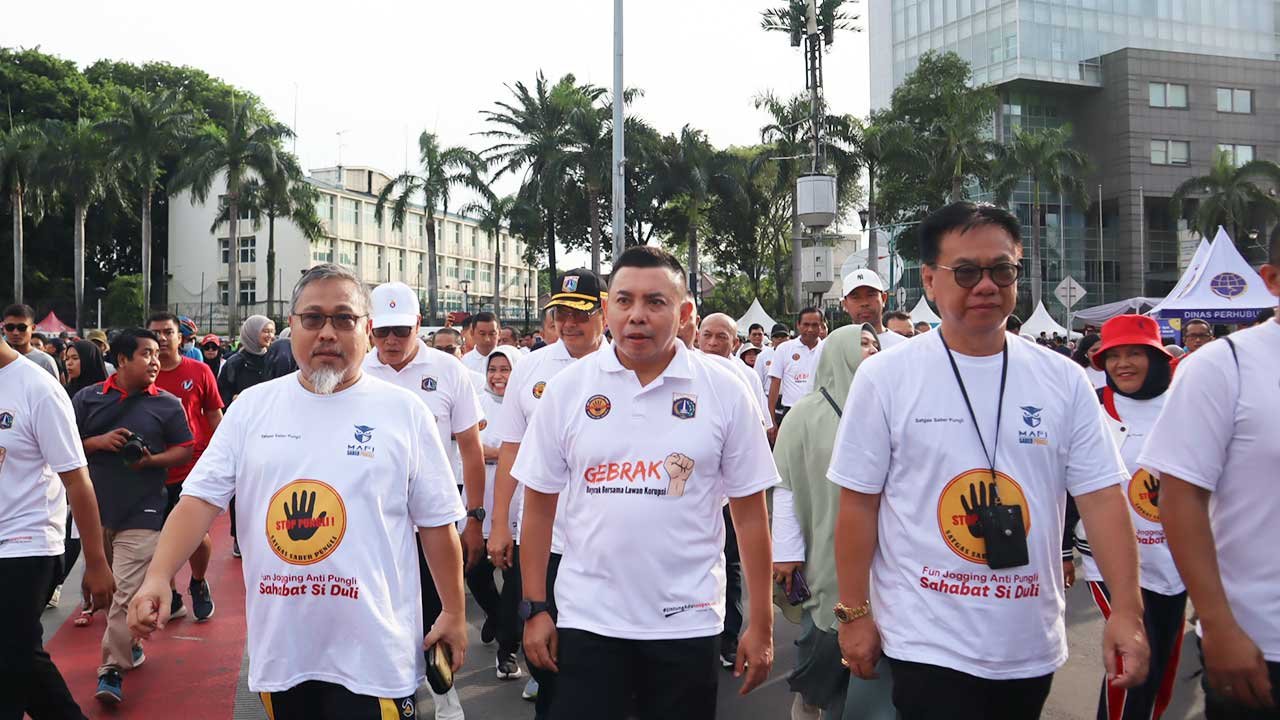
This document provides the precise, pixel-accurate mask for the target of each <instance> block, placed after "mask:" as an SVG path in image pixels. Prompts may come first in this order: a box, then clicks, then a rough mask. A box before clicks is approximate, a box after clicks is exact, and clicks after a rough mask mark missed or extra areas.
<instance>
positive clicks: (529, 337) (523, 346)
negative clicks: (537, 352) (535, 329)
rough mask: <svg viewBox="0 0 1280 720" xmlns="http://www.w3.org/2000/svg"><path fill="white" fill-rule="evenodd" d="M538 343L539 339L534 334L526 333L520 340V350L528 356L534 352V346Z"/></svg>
mask: <svg viewBox="0 0 1280 720" xmlns="http://www.w3.org/2000/svg"><path fill="white" fill-rule="evenodd" d="M537 341H538V338H537V336H536V335H535V334H534V333H525V334H524V336H522V337H521V338H520V350H521V351H522V352H524V353H526V354H527V353H530V352H533V345H534V343H535V342H537Z"/></svg>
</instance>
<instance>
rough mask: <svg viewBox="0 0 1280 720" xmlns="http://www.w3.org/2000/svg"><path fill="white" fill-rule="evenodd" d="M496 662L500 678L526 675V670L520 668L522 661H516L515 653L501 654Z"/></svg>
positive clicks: (514, 677) (516, 677)
mask: <svg viewBox="0 0 1280 720" xmlns="http://www.w3.org/2000/svg"><path fill="white" fill-rule="evenodd" d="M495 664H496V665H497V668H498V679H499V680H516V679H519V678H521V677H524V671H523V670H521V669H520V663H518V662H516V656H515V655H499V656H498V658H497V660H496V663H495Z"/></svg>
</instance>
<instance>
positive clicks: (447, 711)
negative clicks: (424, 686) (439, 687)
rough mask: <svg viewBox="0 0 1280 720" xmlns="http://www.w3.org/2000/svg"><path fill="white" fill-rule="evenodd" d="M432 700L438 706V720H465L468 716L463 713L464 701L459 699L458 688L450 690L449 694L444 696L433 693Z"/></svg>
mask: <svg viewBox="0 0 1280 720" xmlns="http://www.w3.org/2000/svg"><path fill="white" fill-rule="evenodd" d="M431 699H432V700H434V701H435V704H436V720H465V718H466V715H465V714H464V713H463V712H462V701H461V700H459V699H458V689H457V688H449V692H447V693H445V694H443V695H437V694H435V693H434V692H432V693H431Z"/></svg>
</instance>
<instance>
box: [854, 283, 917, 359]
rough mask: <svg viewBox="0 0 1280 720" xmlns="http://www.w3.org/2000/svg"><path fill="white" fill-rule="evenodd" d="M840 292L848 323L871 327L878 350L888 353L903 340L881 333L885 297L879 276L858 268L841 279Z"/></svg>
mask: <svg viewBox="0 0 1280 720" xmlns="http://www.w3.org/2000/svg"><path fill="white" fill-rule="evenodd" d="M842 290H843V292H844V299H843V300H841V301H840V304H841V305H842V306H843V307H844V311H845V312H847V313H849V319H850V320H852V321H853V324H854V325H861V324H862V323H871V327H873V328H875V329H876V335H879V336H880V348H881V349H883V350H888V349H889V348H891V347H893V346H894V345H897V344H898V343H900V342H903V341H905V340H906V338H905V337H903V336H901V335H899V334H898V333H895V332H889V331H886V330H885V327H884V305H885V302H886V301H888V299H889V293H887V292H885V288H884V281H883V280H881V279H880V276H879V275H877V274H876V273H875V272H873V271H871V270H869V269H867V268H858V269H857V270H854V271H853V272H851V273H849V274H848V275H845V276H844V283H843V286H842Z"/></svg>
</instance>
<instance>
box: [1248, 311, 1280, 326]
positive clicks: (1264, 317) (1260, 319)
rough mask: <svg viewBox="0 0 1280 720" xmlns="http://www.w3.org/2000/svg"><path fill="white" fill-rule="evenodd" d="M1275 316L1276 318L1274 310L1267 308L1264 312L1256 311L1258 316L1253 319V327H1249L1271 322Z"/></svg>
mask: <svg viewBox="0 0 1280 720" xmlns="http://www.w3.org/2000/svg"><path fill="white" fill-rule="evenodd" d="M1275 316H1276V309H1275V308H1267V309H1266V310H1260V311H1258V315H1257V316H1256V317H1254V318H1253V325H1251V326H1250V327H1257V326H1259V325H1261V324H1263V323H1265V322H1267V321H1268V320H1271V319H1272V318H1274V317H1275Z"/></svg>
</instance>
